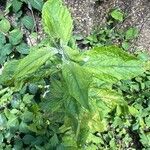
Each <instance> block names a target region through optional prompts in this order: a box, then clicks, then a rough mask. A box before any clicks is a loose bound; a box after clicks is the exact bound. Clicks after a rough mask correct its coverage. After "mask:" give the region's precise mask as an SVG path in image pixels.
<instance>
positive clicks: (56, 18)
mask: <svg viewBox="0 0 150 150" xmlns="http://www.w3.org/2000/svg"><path fill="white" fill-rule="evenodd" d="M56 10H57V11H56ZM42 20H43V26H44V29H45V32H46V33H47V34H49V36H50V38H51V40H52V42H54V41H55V39H60V40H62V41H63V42H64V43H68V41H69V40H70V37H71V33H72V28H73V25H72V22H73V20H72V18H71V15H70V13H69V11H68V9H67V8H66V7H65V6H63V4H62V2H61V0H48V1H47V2H46V3H45V4H44V6H43V10H42Z"/></svg>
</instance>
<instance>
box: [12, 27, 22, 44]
mask: <svg viewBox="0 0 150 150" xmlns="http://www.w3.org/2000/svg"><path fill="white" fill-rule="evenodd" d="M22 38H23V33H22V32H21V31H20V30H19V29H14V30H12V31H11V32H10V33H9V41H10V43H11V44H12V45H17V44H19V43H20V42H21V40H22Z"/></svg>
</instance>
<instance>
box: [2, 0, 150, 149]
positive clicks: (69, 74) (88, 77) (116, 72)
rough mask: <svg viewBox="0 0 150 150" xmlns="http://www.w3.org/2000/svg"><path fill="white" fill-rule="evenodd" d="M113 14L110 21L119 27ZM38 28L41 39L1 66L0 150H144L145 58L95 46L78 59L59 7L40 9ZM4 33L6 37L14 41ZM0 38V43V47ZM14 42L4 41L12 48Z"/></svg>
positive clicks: (52, 1) (55, 3)
mask: <svg viewBox="0 0 150 150" xmlns="http://www.w3.org/2000/svg"><path fill="white" fill-rule="evenodd" d="M13 2H14V1H13ZM17 2H19V1H17ZM35 2H36V1H35ZM22 3H24V2H22ZM11 6H12V4H11ZM15 6H16V5H15ZM19 10H20V8H19ZM56 10H57V11H56ZM116 14H120V12H119V13H118V11H117V12H116V11H113V13H112V14H111V15H112V17H113V18H114V19H116V20H117V19H119V20H120V21H121V20H122V19H121V17H116ZM121 16H122V15H121ZM4 20H5V19H2V21H4ZM42 22H43V28H44V30H45V33H46V34H47V37H46V38H44V39H43V40H42V41H41V42H40V43H39V44H37V45H36V46H33V47H31V48H30V49H28V52H27V53H24V54H23V55H21V56H20V55H19V57H17V58H16V57H15V59H12V57H8V56H11V54H12V53H14V52H12V53H9V54H7V55H6V56H7V57H8V59H6V58H5V60H3V61H2V63H1V64H2V65H3V64H4V66H3V70H2V73H1V76H0V84H1V87H0V88H1V90H0V130H1V133H0V143H1V144H0V148H1V149H14V150H19V149H38V150H42V149H43V150H45V149H46V150H48V149H58V150H59V149H61V150H62V149H73V150H74V149H104V148H105V149H126V148H132V149H138V148H139V147H140V148H145V149H147V148H149V106H148V103H149V102H148V101H149V95H148V94H149V86H150V84H149V72H148V70H149V58H148V57H146V55H144V54H140V55H138V57H136V56H134V55H131V54H129V53H127V52H125V51H123V50H122V48H120V47H117V46H110V44H107V43H103V44H102V45H99V44H100V43H102V42H101V41H99V40H98V41H97V43H99V44H97V43H96V42H94V44H93V43H90V47H91V49H90V50H88V51H82V50H81V49H79V48H78V47H77V44H76V41H75V40H74V37H73V35H72V30H73V20H72V18H71V15H70V13H69V11H68V9H67V8H66V7H65V6H64V5H63V3H62V2H61V0H48V1H47V2H46V3H45V4H44V6H43V9H42ZM5 23H6V20H5ZM26 27H27V26H26ZM9 30H10V33H9V34H8V35H9V36H11V35H14V36H15V35H21V34H19V33H18V32H17V31H16V30H17V29H12V30H11V28H9ZM9 30H8V29H7V32H9ZM14 30H15V31H14ZM3 33H4V32H2V34H1V35H2V37H3V38H1V39H5V38H6V39H7V34H3ZM127 33H130V34H127ZM127 33H126V35H131V36H132V35H133V34H131V33H133V31H131V30H130V32H129V31H128V32H127ZM5 36H6V37H5ZM105 37H106V40H107V36H105ZM22 38H23V36H22V35H21V36H19V39H20V40H18V41H19V42H18V41H17V42H16V41H13V40H14V38H9V41H10V42H12V43H11V44H12V45H14V47H16V46H18V45H19V44H20V41H21V39H22ZM10 39H12V40H10ZM100 39H101V38H100ZM85 40H86V41H87V39H85ZM128 40H129V39H127V38H125V39H124V41H123V42H128ZM2 41H3V42H2V48H4V46H5V45H6V42H4V41H5V40H2ZM84 44H87V43H84ZM108 45H109V46H108ZM95 46H99V47H95ZM123 48H124V47H123ZM21 49H22V48H21ZM10 50H12V49H10ZM1 51H2V50H1ZM25 55H27V56H25ZM13 58H14V57H13ZM6 61H7V62H6ZM130 79H132V80H130ZM140 92H141V93H140ZM133 118H134V119H133ZM137 135H138V136H137ZM116 139H119V140H118V142H117V140H116ZM135 140H136V141H139V147H136V146H135V143H136V141H135Z"/></svg>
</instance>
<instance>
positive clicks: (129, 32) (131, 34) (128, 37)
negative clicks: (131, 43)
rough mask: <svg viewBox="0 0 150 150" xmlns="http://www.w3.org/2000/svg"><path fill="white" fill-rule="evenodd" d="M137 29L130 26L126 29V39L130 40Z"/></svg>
mask: <svg viewBox="0 0 150 150" xmlns="http://www.w3.org/2000/svg"><path fill="white" fill-rule="evenodd" d="M138 33H139V32H138V29H137V28H130V29H129V30H127V31H126V34H125V38H126V39H127V40H132V39H134V38H136V37H137V36H138Z"/></svg>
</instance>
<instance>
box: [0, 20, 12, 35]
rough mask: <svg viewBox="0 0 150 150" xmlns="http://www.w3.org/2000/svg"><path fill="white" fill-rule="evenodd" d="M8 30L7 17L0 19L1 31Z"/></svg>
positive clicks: (5, 31)
mask: <svg viewBox="0 0 150 150" xmlns="http://www.w3.org/2000/svg"><path fill="white" fill-rule="evenodd" d="M9 30H10V23H9V21H8V20H7V19H5V18H4V19H2V20H1V21H0V31H1V32H3V33H7V32H8V31H9Z"/></svg>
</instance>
